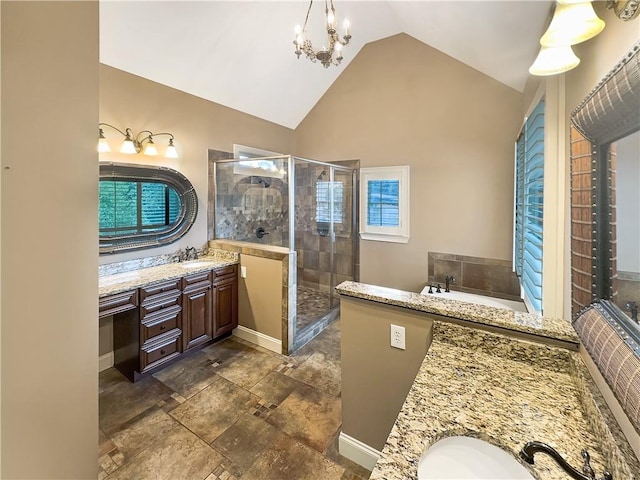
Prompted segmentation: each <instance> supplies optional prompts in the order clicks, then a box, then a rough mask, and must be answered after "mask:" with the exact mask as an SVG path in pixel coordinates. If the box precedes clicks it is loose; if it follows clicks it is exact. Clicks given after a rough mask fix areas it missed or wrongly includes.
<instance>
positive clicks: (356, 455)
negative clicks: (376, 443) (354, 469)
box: [338, 432, 382, 470]
mask: <svg viewBox="0 0 640 480" xmlns="http://www.w3.org/2000/svg"><path fill="white" fill-rule="evenodd" d="M338 451H339V452H340V455H342V456H343V457H347V458H348V459H349V460H351V461H352V462H355V463H357V464H358V465H362V466H363V467H364V468H366V469H367V470H373V467H375V465H376V462H377V461H378V459H379V458H380V456H381V455H382V454H381V453H380V452H379V451H378V450H376V449H375V448H371V447H370V446H369V445H367V444H366V443H362V442H361V441H360V440H356V439H355V438H353V437H350V436H349V435H345V434H344V433H343V432H340V437H339V438H338Z"/></svg>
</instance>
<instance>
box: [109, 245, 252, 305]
mask: <svg viewBox="0 0 640 480" xmlns="http://www.w3.org/2000/svg"><path fill="white" fill-rule="evenodd" d="M238 262H239V260H238V254H234V253H231V252H225V254H220V253H217V252H216V253H214V254H212V255H208V256H204V257H200V258H198V259H197V260H191V261H187V262H173V263H166V264H164V265H158V266H155V267H148V268H141V269H139V270H131V271H128V272H122V273H115V274H111V275H102V276H100V277H98V280H99V282H98V296H99V297H105V296H107V295H113V294H115V293H120V292H125V291H127V290H133V289H135V288H139V287H142V286H145V285H150V284H153V283H156V282H161V281H163V280H171V279H174V278H181V277H184V276H185V275H190V274H192V273H198V272H204V271H207V270H214V269H216V268H222V267H226V266H228V265H235V264H237V263H238Z"/></svg>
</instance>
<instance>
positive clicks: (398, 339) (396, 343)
mask: <svg viewBox="0 0 640 480" xmlns="http://www.w3.org/2000/svg"><path fill="white" fill-rule="evenodd" d="M391 346H392V347H394V348H399V349H400V350H405V349H406V346H405V342H404V327H400V326H398V325H394V324H391Z"/></svg>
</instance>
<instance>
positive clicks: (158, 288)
mask: <svg viewBox="0 0 640 480" xmlns="http://www.w3.org/2000/svg"><path fill="white" fill-rule="evenodd" d="M99 315H100V316H101V317H104V316H108V315H113V353H114V366H115V367H116V368H117V369H118V370H119V371H120V372H122V373H123V374H124V375H125V376H126V377H127V378H128V379H129V380H131V381H132V382H135V381H137V380H140V379H141V378H143V377H145V376H147V375H148V374H150V373H151V372H152V371H156V370H158V369H160V368H163V367H164V366H166V365H167V364H169V363H170V362H172V361H173V360H175V359H177V358H178V357H180V355H182V354H183V353H186V352H188V351H191V350H194V349H196V347H203V346H205V345H208V344H209V343H212V342H213V341H215V340H217V339H221V338H223V337H224V336H226V335H228V334H229V333H230V332H231V330H233V329H234V328H235V327H237V326H238V267H237V266H236V265H231V266H228V267H222V268H218V269H216V270H208V271H205V272H199V273H194V274H191V275H186V276H184V277H182V278H178V279H173V280H167V281H163V282H157V283H154V284H152V285H148V286H145V287H141V288H139V289H135V290H130V291H127V292H122V293H117V294H114V295H110V296H107V297H103V298H101V299H100V300H99Z"/></svg>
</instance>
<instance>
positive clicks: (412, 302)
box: [336, 282, 579, 345]
mask: <svg viewBox="0 0 640 480" xmlns="http://www.w3.org/2000/svg"><path fill="white" fill-rule="evenodd" d="M336 292H338V293H339V294H340V295H344V296H348V297H354V298H360V299H363V300H371V301H374V302H379V303H384V304H387V305H394V306H397V307H403V308H409V309H411V310H417V311H420V312H425V313H432V314H436V315H442V316H445V317H450V318H457V319H460V320H465V321H468V322H473V323H478V324H483V325H489V326H492V327H498V328H503V329H508V330H512V331H516V332H522V333H526V334H532V335H536V336H540V337H546V338H549V339H554V340H562V341H565V342H570V343H572V344H575V345H577V344H578V342H579V340H578V335H577V334H576V332H575V330H574V329H573V327H572V326H571V324H570V323H569V322H567V321H566V320H563V319H559V318H551V317H540V316H538V315H534V314H531V313H525V312H514V311H513V310H506V309H502V308H495V307H489V306H484V305H478V304H475V303H468V302H461V301H458V300H449V299H445V298H440V297H430V296H427V295H421V294H419V293H414V292H407V291H404V290H396V289H394V288H387V287H379V286H377V285H368V284H366V283H358V282H342V283H341V284H340V285H338V286H337V287H336Z"/></svg>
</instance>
